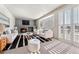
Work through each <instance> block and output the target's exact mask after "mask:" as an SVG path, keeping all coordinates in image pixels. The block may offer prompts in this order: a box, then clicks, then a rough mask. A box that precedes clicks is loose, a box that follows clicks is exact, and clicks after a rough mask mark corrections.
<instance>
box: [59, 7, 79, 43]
mask: <svg viewBox="0 0 79 59" xmlns="http://www.w3.org/2000/svg"><path fill="white" fill-rule="evenodd" d="M58 20H59V38H61V39H64V40H68V41H71V42H72V41H73V42H77V43H79V7H78V6H77V7H72V8H71V7H70V8H67V9H65V10H62V11H60V12H59V13H58Z"/></svg>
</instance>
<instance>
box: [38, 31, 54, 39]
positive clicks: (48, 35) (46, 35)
mask: <svg viewBox="0 0 79 59" xmlns="http://www.w3.org/2000/svg"><path fill="white" fill-rule="evenodd" d="M37 34H38V35H39V36H42V37H44V38H52V37H53V31H52V30H51V29H49V30H43V29H39V30H38V31H37Z"/></svg>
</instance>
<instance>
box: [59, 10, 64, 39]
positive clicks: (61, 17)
mask: <svg viewBox="0 0 79 59" xmlns="http://www.w3.org/2000/svg"><path fill="white" fill-rule="evenodd" d="M58 22H59V24H58V25H59V38H60V39H63V34H64V33H63V12H62V11H61V12H59V13H58Z"/></svg>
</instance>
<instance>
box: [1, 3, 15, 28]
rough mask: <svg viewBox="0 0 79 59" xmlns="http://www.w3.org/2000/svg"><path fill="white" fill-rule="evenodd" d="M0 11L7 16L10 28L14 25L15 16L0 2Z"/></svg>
mask: <svg viewBox="0 0 79 59" xmlns="http://www.w3.org/2000/svg"><path fill="white" fill-rule="evenodd" d="M0 13H2V14H4V15H5V16H7V17H8V18H9V20H10V28H13V27H14V25H15V18H14V17H13V15H12V14H11V13H10V11H9V10H8V9H7V8H6V7H5V6H4V5H2V4H0Z"/></svg>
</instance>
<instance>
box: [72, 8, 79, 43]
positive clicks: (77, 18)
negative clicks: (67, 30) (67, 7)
mask: <svg viewBox="0 0 79 59" xmlns="http://www.w3.org/2000/svg"><path fill="white" fill-rule="evenodd" d="M73 19H74V20H73V24H74V28H73V29H74V41H75V42H78V43H79V7H75V8H73Z"/></svg>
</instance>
